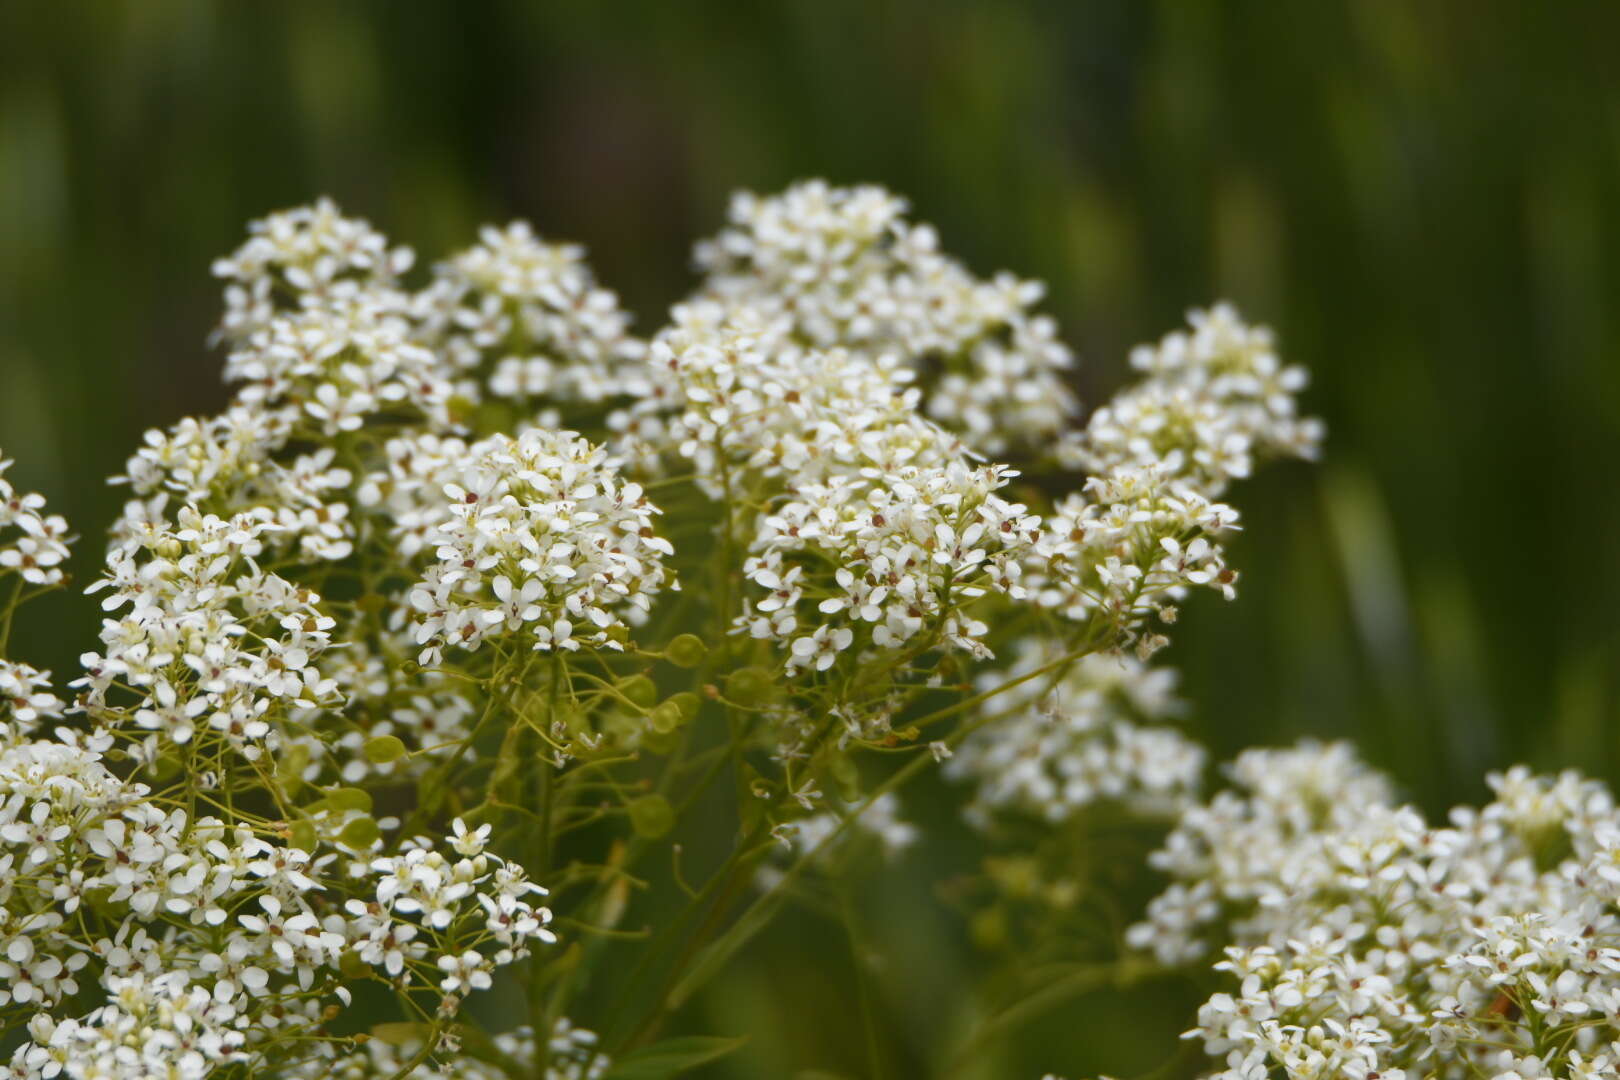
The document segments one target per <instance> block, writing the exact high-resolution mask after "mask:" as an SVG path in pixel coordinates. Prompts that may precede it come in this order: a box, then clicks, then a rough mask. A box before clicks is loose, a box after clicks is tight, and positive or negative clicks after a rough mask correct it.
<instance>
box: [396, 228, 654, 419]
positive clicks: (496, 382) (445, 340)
mask: <svg viewBox="0 0 1620 1080" xmlns="http://www.w3.org/2000/svg"><path fill="white" fill-rule="evenodd" d="M479 241H480V242H479V243H478V244H476V245H474V246H473V247H471V248H469V249H467V250H466V251H463V252H461V253H460V254H458V255H456V256H454V257H453V258H451V259H449V260H447V261H446V262H444V263H442V264H441V265H439V266H437V267H436V268H435V270H434V280H433V283H432V284H431V285H429V286H428V287H427V288H426V289H424V290H423V291H422V292H421V293H420V294H418V296H417V297H416V298H415V299H414V301H413V311H414V313H415V315H416V318H417V322H418V325H419V326H420V334H421V338H422V340H424V341H426V342H428V343H430V344H432V345H433V347H434V348H435V349H437V350H439V351H440V352H441V353H442V354H443V355H444V356H445V357H446V358H447V359H448V360H449V362H450V363H451V364H452V365H453V366H454V368H455V369H456V370H457V371H458V372H460V373H462V374H463V376H464V378H463V379H462V380H460V382H459V386H460V389H461V390H462V391H463V392H464V393H467V394H469V396H472V397H474V398H475V399H476V398H477V397H481V396H486V395H487V396H489V397H492V398H498V399H505V400H509V401H512V402H514V403H517V404H530V405H532V404H534V403H536V402H539V401H544V402H547V403H550V404H553V405H555V404H559V403H573V404H580V403H596V402H602V401H606V400H609V399H614V398H620V397H625V396H629V395H632V394H636V393H639V392H640V389H641V387H642V384H643V381H644V378H645V376H644V375H643V374H642V367H641V365H640V364H639V363H638V361H639V360H640V358H641V356H642V354H643V352H644V351H645V349H646V344H645V343H644V342H643V341H641V340H640V339H639V338H636V337H634V336H633V335H632V334H631V333H630V316H629V314H628V313H627V312H625V311H624V309H623V308H621V307H620V306H619V300H618V297H617V296H615V295H614V294H613V293H612V292H611V291H610V290H608V289H604V288H601V287H600V286H599V285H598V284H597V283H596V279H595V277H594V275H593V274H592V273H591V270H590V267H589V266H587V265H586V263H585V250H584V248H582V247H580V246H579V245H578V244H554V243H547V242H545V241H544V240H542V239H541V238H540V237H539V236H537V235H536V234H535V232H534V229H533V227H532V226H531V225H529V223H528V222H525V221H514V222H512V223H511V224H509V225H507V226H506V227H504V228H498V227H496V226H486V227H485V228H484V229H483V230H482V231H481V233H480V235H479Z"/></svg>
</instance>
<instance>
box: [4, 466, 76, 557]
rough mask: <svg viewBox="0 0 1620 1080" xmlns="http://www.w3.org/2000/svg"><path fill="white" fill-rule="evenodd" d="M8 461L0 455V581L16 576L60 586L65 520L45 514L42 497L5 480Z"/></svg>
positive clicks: (68, 539)
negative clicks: (20, 489) (23, 490)
mask: <svg viewBox="0 0 1620 1080" xmlns="http://www.w3.org/2000/svg"><path fill="white" fill-rule="evenodd" d="M10 468H11V462H10V461H8V460H7V459H5V458H4V457H0V582H3V581H4V580H5V579H6V578H8V577H11V576H12V575H16V576H17V578H19V579H20V580H21V581H22V583H23V584H24V585H25V586H27V587H31V588H48V587H51V586H55V585H60V584H61V583H62V582H63V580H64V578H65V573H66V572H65V571H64V570H63V569H62V563H63V562H65V561H66V560H67V557H68V545H69V544H70V543H72V541H73V538H72V537H71V536H69V535H68V525H67V521H66V520H65V519H63V518H62V517H61V516H60V515H57V514H46V513H45V512H44V511H45V497H44V496H43V495H40V494H37V493H34V492H21V491H18V490H17V489H16V488H14V487H13V486H12V485H11V481H9V480H7V479H6V470H8V469H10Z"/></svg>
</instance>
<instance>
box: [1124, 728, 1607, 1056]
mask: <svg viewBox="0 0 1620 1080" xmlns="http://www.w3.org/2000/svg"><path fill="white" fill-rule="evenodd" d="M1232 777H1233V780H1234V783H1235V785H1236V790H1233V791H1227V792H1223V793H1221V794H1219V795H1217V796H1216V797H1215V799H1214V800H1213V801H1211V802H1210V803H1208V804H1207V805H1204V806H1200V807H1197V808H1194V809H1191V810H1189V811H1188V812H1187V813H1186V815H1185V816H1184V818H1183V819H1182V821H1181V823H1180V824H1179V825H1178V826H1177V828H1176V830H1175V832H1173V833H1172V834H1171V836H1170V839H1169V841H1168V842H1167V843H1166V845H1165V847H1164V849H1163V850H1162V851H1161V852H1160V853H1159V854H1158V855H1156V856H1155V858H1154V862H1155V864H1156V865H1157V866H1159V867H1160V868H1161V869H1164V870H1165V871H1167V872H1168V873H1170V874H1171V875H1172V877H1173V878H1174V879H1175V883H1174V884H1173V885H1172V886H1171V888H1170V889H1169V890H1168V891H1167V892H1166V893H1165V894H1164V895H1163V896H1162V897H1160V898H1159V899H1158V900H1157V901H1155V902H1154V904H1153V905H1152V907H1151V908H1150V912H1149V916H1150V919H1149V921H1148V922H1146V923H1143V924H1141V925H1140V926H1139V927H1137V928H1134V929H1133V930H1132V931H1131V932H1130V938H1131V940H1132V941H1133V942H1134V943H1136V944H1137V945H1139V946H1141V947H1143V948H1150V949H1152V950H1153V951H1154V952H1155V953H1157V954H1158V955H1159V956H1160V957H1161V958H1162V959H1165V960H1167V961H1179V960H1183V959H1191V958H1194V957H1198V956H1201V955H1204V954H1205V953H1206V951H1207V950H1208V949H1210V948H1211V946H1212V945H1213V944H1215V943H1218V942H1221V941H1226V942H1229V944H1227V946H1226V948H1225V952H1224V959H1223V960H1221V962H1220V963H1218V964H1216V967H1217V968H1218V969H1219V970H1221V971H1225V972H1228V973H1230V975H1231V976H1232V978H1234V979H1235V980H1236V981H1237V983H1238V986H1237V987H1236V989H1235V991H1233V992H1222V993H1219V994H1216V995H1215V996H1214V997H1212V998H1210V1000H1209V1001H1208V1002H1207V1003H1206V1004H1205V1005H1204V1006H1203V1007H1202V1008H1201V1009H1200V1010H1199V1018H1198V1026H1197V1027H1196V1028H1195V1029H1194V1030H1193V1031H1192V1032H1190V1033H1189V1035H1190V1036H1191V1037H1195V1038H1198V1039H1201V1040H1202V1041H1203V1043H1204V1046H1205V1049H1206V1050H1207V1052H1208V1053H1210V1054H1211V1055H1212V1056H1214V1057H1216V1058H1217V1059H1221V1060H1224V1062H1225V1065H1226V1068H1225V1069H1224V1071H1221V1072H1219V1073H1218V1074H1217V1075H1218V1076H1220V1077H1222V1078H1231V1080H1238V1078H1247V1077H1251V1076H1258V1075H1282V1076H1287V1077H1291V1078H1303V1077H1321V1076H1357V1077H1370V1076H1373V1075H1375V1074H1376V1075H1379V1076H1383V1077H1386V1078H1387V1077H1392V1076H1393V1077H1400V1076H1414V1077H1415V1076H1433V1075H1439V1076H1464V1075H1478V1076H1492V1077H1498V1078H1503V1080H1508V1078H1522V1080H1530V1078H1539V1077H1555V1076H1556V1077H1565V1076H1568V1077H1596V1076H1612V1075H1614V1072H1615V1069H1616V1064H1615V1063H1616V1062H1617V1061H1620V907H1617V901H1620V810H1617V809H1616V806H1615V803H1614V799H1613V797H1612V796H1611V794H1610V793H1609V791H1608V789H1607V788H1605V787H1604V786H1603V785H1601V784H1597V783H1594V782H1592V781H1587V780H1582V779H1581V778H1579V777H1578V776H1576V775H1575V774H1573V773H1564V774H1561V775H1559V776H1556V777H1537V776H1533V775H1531V774H1530V773H1529V771H1528V770H1525V769H1522V768H1517V769H1514V770H1511V771H1509V772H1507V773H1505V774H1500V775H1494V776H1492V777H1490V785H1491V788H1492V789H1493V791H1494V793H1495V799H1494V800H1493V801H1492V802H1491V803H1489V804H1488V805H1486V806H1484V807H1483V808H1481V809H1478V810H1474V809H1469V808H1460V809H1458V810H1455V811H1453V812H1452V814H1451V817H1450V821H1449V823H1448V824H1447V825H1446V826H1445V827H1435V826H1432V825H1430V824H1428V823H1427V822H1425V821H1424V819H1423V817H1422V815H1421V814H1420V813H1419V812H1417V811H1416V810H1414V809H1412V808H1410V807H1403V806H1397V805H1395V804H1394V803H1393V801H1392V800H1391V798H1390V795H1389V788H1388V785H1387V783H1386V782H1384V781H1383V780H1382V779H1381V778H1380V777H1379V776H1377V775H1376V774H1374V773H1372V772H1370V771H1369V770H1368V769H1367V768H1366V767H1365V766H1363V765H1361V764H1360V763H1358V762H1357V761H1356V760H1355V758H1354V756H1353V755H1352V754H1351V753H1350V752H1349V751H1348V749H1346V748H1345V747H1343V746H1328V747H1323V746H1315V745H1306V746H1303V747H1300V748H1299V749H1296V750H1290V751H1250V752H1248V753H1246V754H1244V755H1243V756H1242V757H1240V758H1239V759H1238V761H1237V762H1236V764H1235V765H1234V767H1233V769H1232Z"/></svg>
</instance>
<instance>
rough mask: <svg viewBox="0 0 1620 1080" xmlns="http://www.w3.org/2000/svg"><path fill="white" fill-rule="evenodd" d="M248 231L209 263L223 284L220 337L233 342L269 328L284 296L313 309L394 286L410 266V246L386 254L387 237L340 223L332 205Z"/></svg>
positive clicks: (359, 224)
mask: <svg viewBox="0 0 1620 1080" xmlns="http://www.w3.org/2000/svg"><path fill="white" fill-rule="evenodd" d="M248 232H249V234H250V235H249V238H248V240H247V242H246V243H244V244H243V245H242V246H241V247H240V248H238V249H237V250H236V251H234V252H233V253H231V254H230V255H227V256H225V257H224V258H221V259H217V260H215V262H214V276H215V277H217V278H222V279H224V280H225V281H226V282H227V286H226V289H225V317H224V319H223V321H222V322H221V323H220V327H219V330H218V331H217V333H218V335H219V336H220V337H221V338H223V339H224V340H226V341H228V342H231V343H232V344H240V343H244V342H246V341H248V340H250V339H251V338H252V337H253V336H254V335H256V334H258V333H259V332H260V331H263V330H266V329H268V328H269V326H270V323H271V321H272V320H273V319H274V317H275V315H276V314H277V313H278V312H280V311H284V310H286V307H287V304H286V298H287V297H288V296H289V295H290V296H296V297H297V298H298V299H299V302H300V304H307V305H309V306H311V307H315V306H320V305H322V304H324V303H326V302H328V301H330V300H334V299H342V298H344V297H348V296H353V295H354V294H355V293H357V292H360V291H365V290H373V291H374V290H376V289H379V288H392V287H393V286H394V285H395V284H396V282H397V281H398V278H399V275H401V274H403V273H405V271H407V270H409V269H410V268H411V264H412V263H413V262H414V261H415V258H414V256H413V255H412V254H411V251H410V249H409V248H402V247H400V248H390V247H389V246H388V238H387V237H385V236H383V235H382V234H381V233H379V232H377V231H376V230H375V229H373V228H372V227H371V226H370V225H369V224H368V223H367V222H364V221H361V220H359V219H356V218H347V217H344V216H343V214H342V212H341V211H340V210H339V209H338V207H337V205H336V204H335V203H333V202H332V200H330V199H320V200H319V201H317V202H315V203H314V204H313V205H310V206H300V207H296V208H294V209H292V210H286V211H283V212H281V213H278V214H271V215H270V216H269V217H266V218H264V219H263V220H262V221H255V222H252V223H251V224H250V225H249V226H248Z"/></svg>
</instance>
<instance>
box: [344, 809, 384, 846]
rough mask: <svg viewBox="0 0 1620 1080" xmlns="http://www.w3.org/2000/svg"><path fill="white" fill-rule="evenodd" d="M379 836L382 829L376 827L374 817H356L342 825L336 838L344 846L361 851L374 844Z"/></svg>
mask: <svg viewBox="0 0 1620 1080" xmlns="http://www.w3.org/2000/svg"><path fill="white" fill-rule="evenodd" d="M380 836H382V830H381V829H379V828H378V827H377V822H376V819H374V818H369V817H358V818H355V819H354V820H353V821H351V822H349V823H348V824H347V825H345V826H343V830H342V831H341V832H339V833H338V837H337V838H338V843H340V844H342V845H343V846H344V847H347V848H353V849H354V850H356V851H363V850H365V849H366V848H368V847H370V846H371V845H372V844H375V843H376V842H377V839H378V838H379V837H380Z"/></svg>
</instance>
